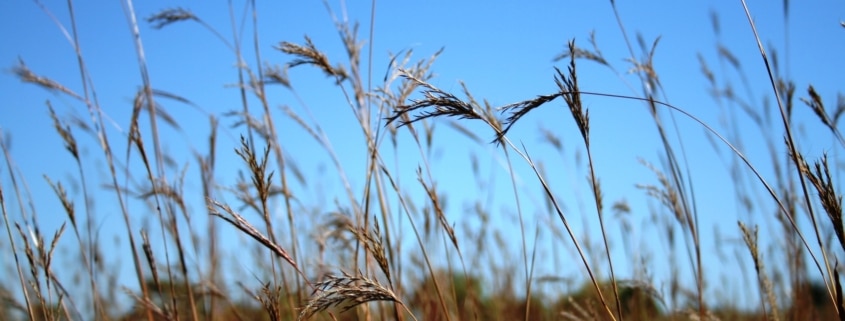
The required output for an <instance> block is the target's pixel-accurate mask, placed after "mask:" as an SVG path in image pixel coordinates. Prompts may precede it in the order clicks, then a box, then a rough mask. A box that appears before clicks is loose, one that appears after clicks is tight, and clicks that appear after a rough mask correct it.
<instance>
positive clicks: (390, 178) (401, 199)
mask: <svg viewBox="0 0 845 321" xmlns="http://www.w3.org/2000/svg"><path fill="white" fill-rule="evenodd" d="M381 170H382V173H383V174H384V176H385V177H386V178H387V180H388V182H390V185H391V187H393V190H394V191H395V192H396V197H397V198H398V200H399V204H400V205H401V206H402V210H403V211H404V212H405V216H406V217H407V218H408V222H409V223H410V224H411V229H412V230H413V231H414V237H415V238H416V240H417V245H419V247H420V251H421V252H422V255H423V259H424V260H425V264H426V266H427V267H428V273H429V277H431V281H432V283H434V289H435V292H436V293H437V299H438V300H439V302H440V308H441V309H443V315H444V316H445V318H446V320H447V321H450V320H451V319H452V318H451V317H450V313H449V309H448V308H447V307H446V301H445V300H444V299H443V291H442V290H441V289H440V284H439V282H438V281H437V277H436V276H435V274H434V266H432V265H431V260H430V259H429V257H428V251H426V250H425V245H424V244H423V240H422V236H421V235H420V232H419V230H418V229H417V224H416V223H414V218H413V217H411V210H410V208H409V207H408V204H407V203H406V201H405V197H404V196H402V193H400V189H399V186H398V185H396V182H395V181H394V180H393V176H392V175H390V172H389V171H387V168H385V167H384V166H383V165H382V166H381Z"/></svg>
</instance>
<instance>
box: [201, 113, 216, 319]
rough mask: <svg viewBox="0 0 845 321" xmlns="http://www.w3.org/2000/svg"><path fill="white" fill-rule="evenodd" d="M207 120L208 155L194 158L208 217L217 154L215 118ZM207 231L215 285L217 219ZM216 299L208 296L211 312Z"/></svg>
mask: <svg viewBox="0 0 845 321" xmlns="http://www.w3.org/2000/svg"><path fill="white" fill-rule="evenodd" d="M209 121H210V127H211V133H210V134H209V137H208V149H209V150H208V154H207V155H208V156H207V157H202V156H200V155H197V156H196V158H197V162H198V163H199V164H200V174H201V175H202V176H201V182H202V194H203V199H204V200H205V205H206V212H207V213H208V214H209V217H211V212H210V211H208V208H209V206H210V205H212V204H210V201H209V200H211V199H213V197H214V196H215V195H214V192H213V190H214V186H215V183H214V169H215V164H216V156H217V153H216V149H217V118H215V117H214V116H211V117H210V118H209ZM207 232H208V235H209V237H208V238H209V240H208V267H209V272H208V279H209V282H210V283H211V284H212V285H215V286H216V283H217V281H218V273H219V272H218V268H219V265H220V258H219V254H218V249H217V220H208V225H207ZM216 299H217V296H216V295H211V296H209V298H208V300H209V302H208V306H209V311H211V313H215V312H216V303H217V302H216V301H217V300H216Z"/></svg>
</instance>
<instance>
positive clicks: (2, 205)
mask: <svg viewBox="0 0 845 321" xmlns="http://www.w3.org/2000/svg"><path fill="white" fill-rule="evenodd" d="M5 141H6V139H5V138H4V137H3V135H2V133H0V149H2V150H3V156H4V157H5V158H6V167H7V168H8V169H9V176H10V178H11V180H12V185H13V186H16V183H14V182H15V175H14V172H12V165H11V157H10V156H9V150H8V149H7V148H6V144H5V143H4V142H5ZM0 209H2V211H3V223H4V224H5V225H6V235H8V236H9V244H11V246H12V255H13V256H14V258H15V268H16V270H17V272H18V280H19V281H20V283H21V292H23V298H24V302H25V303H26V314H27V316H29V319H30V320H35V314H34V311H33V310H32V302H31V301H30V298H29V291H28V290H27V287H26V277H24V275H23V268H22V267H21V260H20V258H18V251H17V246H16V245H15V238H14V236H12V224H11V223H10V222H9V213H8V210H7V209H6V198H5V197H4V196H3V186H2V185H0Z"/></svg>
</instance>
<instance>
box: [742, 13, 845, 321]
mask: <svg viewBox="0 0 845 321" xmlns="http://www.w3.org/2000/svg"><path fill="white" fill-rule="evenodd" d="M740 1H741V2H742V7H743V9H744V10H745V16H746V17H747V18H748V24H749V25H750V26H751V31H752V32H753V34H754V38H755V40H756V42H757V48H758V49H759V51H760V55H761V57H762V58H763V64H764V65H765V67H766V73H767V74H768V76H769V81H770V83H771V86H772V90H773V91H774V94H775V99H776V101H777V104H778V109H779V110H780V114H781V120H782V121H783V127H784V130H785V131H786V145H787V148H788V150H789V154H790V156H791V157H792V162H793V165H794V166H795V170H796V171H797V173H798V181H799V182H800V183H801V191H802V192H803V196H804V202H805V204H806V205H807V214H808V215H809V216H810V221H811V222H812V224H813V229H814V231H815V234H816V241H817V242H818V244H819V249H820V250H821V253H822V259H823V260H824V267H825V269H826V271H827V274H825V273H824V271H822V268H821V266H819V262H818V260H816V259H815V256H813V259H814V260H815V263H816V267H817V268H818V269H819V273H820V274H821V275H822V276H823V277H824V278H825V288H826V289H827V291H828V296H829V297H830V300H831V302H832V303H833V304H834V305H835V304H836V297H835V295H834V293H835V291H834V290H833V289H832V284H833V283H834V280H832V278H833V272H832V271H831V267H830V262H829V260H828V257H827V252H826V251H825V247H824V245H823V242H822V239H821V232H820V231H819V229H818V224H817V223H816V218H815V212H814V211H813V205H812V203H811V202H810V191H809V189H808V188H807V182H806V181H805V180H804V175H802V174H801V162H800V159H799V154H798V151H797V150H796V147H795V140H794V138H793V135H792V127H791V126H790V124H789V118H788V116H787V112H786V109H785V108H784V104H783V101H781V93H780V90H779V89H778V86H777V82H776V81H775V77H774V74H773V73H772V68H771V66H770V65H769V58H768V56H767V55H766V50H765V49H764V48H763V43H762V42H761V41H760V36H759V34H758V32H757V26H756V24H755V23H754V19H752V18H751V11H750V10H749V9H748V5H747V4H746V3H745V0H740ZM787 216H788V217H789V219H790V221H793V218H792V217H791V216H789V214H787ZM792 224H793V227H794V228H795V229H797V227H795V224H794V222H793V223H792ZM807 251H808V252H810V254H811V255H813V254H812V253H813V252H812V251H811V250H810V249H809V247H808V248H807ZM825 275H826V277H825ZM837 314H839V311H838V310H837Z"/></svg>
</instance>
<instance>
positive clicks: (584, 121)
mask: <svg viewBox="0 0 845 321" xmlns="http://www.w3.org/2000/svg"><path fill="white" fill-rule="evenodd" d="M569 51H570V62H569V77H568V78H566V77H564V75H563V74H562V73H561V72H560V71H559V70H558V76H559V77H560V79H558V81H556V82H557V85H558V87H559V89H560V90H561V91H566V92H568V94H564V95H563V98H564V100H565V101H566V104H567V105H568V106H569V110H570V112H571V113H572V117H573V119H574V120H575V123H576V125H577V126H578V128H579V129H580V131H581V138H582V139H583V141H584V147H585V149H586V151H587V163H588V166H589V168H590V186H591V190H592V192H593V200H594V201H595V205H596V214H597V215H598V219H599V227H600V228H601V235H602V241H603V242H604V250H605V255H606V256H607V264H608V266H609V268H610V283H611V285H612V287H613V295H614V298H615V299H616V312H617V313H618V315H619V320H620V321H621V320H623V318H624V316H623V315H622V302H621V301H620V300H619V287H618V286H617V284H616V273H615V271H614V269H613V259H612V258H611V255H610V245H609V244H608V241H607V230H606V229H605V226H604V211H603V205H602V193H601V189H600V187H599V186H600V185H599V182H598V178H597V177H596V171H595V165H594V163H593V153H592V151H591V149H590V114H589V110H584V108H583V106H582V104H581V95H580V94H579V90H580V89H579V87H578V78H577V72H576V69H575V41H574V40H573V41H570V42H569Z"/></svg>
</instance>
